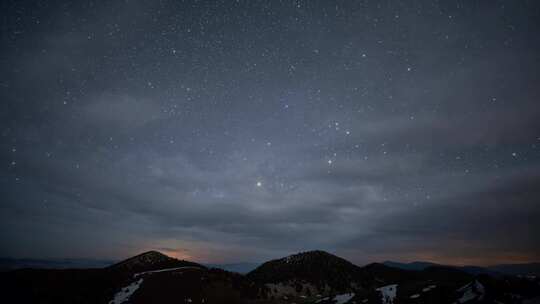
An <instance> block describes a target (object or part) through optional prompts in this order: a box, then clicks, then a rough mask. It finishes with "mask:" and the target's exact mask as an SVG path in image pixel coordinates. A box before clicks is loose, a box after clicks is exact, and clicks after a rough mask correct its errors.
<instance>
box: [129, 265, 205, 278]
mask: <svg viewBox="0 0 540 304" xmlns="http://www.w3.org/2000/svg"><path fill="white" fill-rule="evenodd" d="M182 269H199V270H200V269H201V268H200V267H196V266H184V267H174V268H165V269H158V270H150V271H145V272H139V273H136V274H134V275H133V277H134V278H137V277H140V276H142V275H145V274H150V273H158V272H167V271H175V270H182Z"/></svg>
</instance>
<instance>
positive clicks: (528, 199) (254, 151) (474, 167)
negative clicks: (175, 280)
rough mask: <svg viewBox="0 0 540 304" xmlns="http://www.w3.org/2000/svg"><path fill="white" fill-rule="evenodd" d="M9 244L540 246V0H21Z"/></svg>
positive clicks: (399, 252) (187, 250)
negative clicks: (539, 0)
mask: <svg viewBox="0 0 540 304" xmlns="http://www.w3.org/2000/svg"><path fill="white" fill-rule="evenodd" d="M1 6H2V7H1V9H0V14H1V21H2V23H1V25H0V26H1V43H0V70H1V71H2V72H1V73H0V100H1V102H0V132H1V133H0V136H1V137H0V198H1V199H0V256H10V257H35V258H37V257H39V258H49V257H72V258H73V257H76V258H114V259H120V258H125V257H128V256H130V255H133V254H136V253H139V252H142V251H145V250H150V249H157V250H161V251H162V252H164V253H167V254H170V255H173V256H176V257H180V258H187V259H191V260H194V261H200V262H240V261H263V260H265V259H268V258H275V257H280V256H283V255H287V254H291V253H294V252H298V251H305V250H311V249H322V250H328V251H330V252H333V253H336V254H339V255H341V256H343V257H346V258H348V259H350V260H351V261H353V262H356V263H359V264H362V263H368V262H374V261H383V260H387V259H392V260H399V261H412V260H429V261H436V262H443V263H453V264H478V265H486V264H495V263H502V262H528V261H534V260H540V236H539V234H538V231H540V220H538V219H539V218H540V104H539V102H540V100H539V98H540V86H539V84H540V74H539V71H540V35H538V33H540V3H538V1H513V0H512V1H427V0H426V1H403V2H402V1H167V0H162V1H142V0H140V1H139V0H129V1H7V0H6V1H2V3H1Z"/></svg>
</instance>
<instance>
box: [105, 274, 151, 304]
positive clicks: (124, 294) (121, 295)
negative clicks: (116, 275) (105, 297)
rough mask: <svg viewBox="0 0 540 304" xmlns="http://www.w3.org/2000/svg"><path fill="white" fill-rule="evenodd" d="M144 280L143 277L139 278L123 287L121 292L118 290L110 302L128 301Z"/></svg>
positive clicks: (112, 303)
mask: <svg viewBox="0 0 540 304" xmlns="http://www.w3.org/2000/svg"><path fill="white" fill-rule="evenodd" d="M142 282H143V279H139V280H138V281H135V282H133V283H131V284H129V285H128V286H126V287H124V288H122V289H121V290H120V291H119V292H117V293H116V294H115V295H114V298H113V299H112V300H111V301H109V304H120V303H124V302H126V301H128V300H129V297H131V295H133V293H134V292H135V291H137V289H139V287H140V286H141V284H142Z"/></svg>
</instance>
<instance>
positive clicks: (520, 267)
mask: <svg viewBox="0 0 540 304" xmlns="http://www.w3.org/2000/svg"><path fill="white" fill-rule="evenodd" d="M383 264H384V265H387V266H390V267H396V268H400V269H405V270H415V271H419V270H424V269H426V268H428V267H432V266H445V267H454V268H456V269H459V270H462V271H465V272H467V273H470V274H474V275H478V274H488V275H521V276H529V275H534V276H540V263H525V264H501V265H495V266H487V267H479V266H448V265H441V264H436V263H430V262H411V263H400V262H393V261H386V262H384V263H383Z"/></svg>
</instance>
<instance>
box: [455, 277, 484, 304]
mask: <svg viewBox="0 0 540 304" xmlns="http://www.w3.org/2000/svg"><path fill="white" fill-rule="evenodd" d="M457 291H458V292H463V295H462V296H461V298H459V299H458V300H457V303H465V302H468V301H471V300H473V299H478V300H482V299H483V298H484V293H485V289H484V285H482V283H480V282H478V280H475V281H474V282H471V283H469V284H467V285H465V286H463V287H461V288H460V289H458V290H457Z"/></svg>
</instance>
